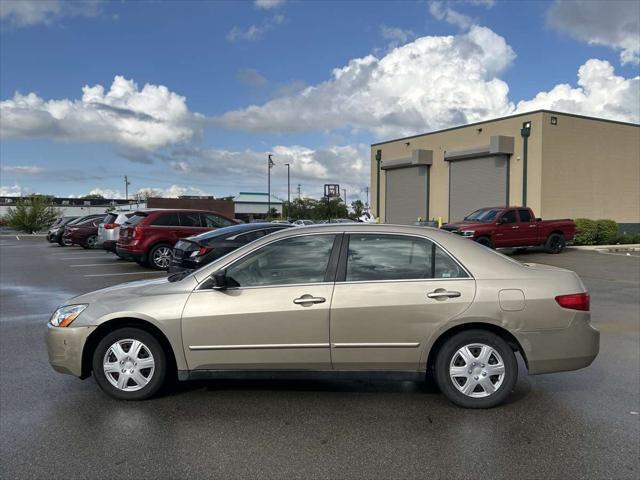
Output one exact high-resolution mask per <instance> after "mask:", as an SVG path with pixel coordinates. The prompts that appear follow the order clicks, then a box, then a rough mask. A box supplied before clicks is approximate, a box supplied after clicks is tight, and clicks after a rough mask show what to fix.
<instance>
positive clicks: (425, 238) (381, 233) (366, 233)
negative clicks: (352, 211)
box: [336, 231, 475, 283]
mask: <svg viewBox="0 0 640 480" xmlns="http://www.w3.org/2000/svg"><path fill="white" fill-rule="evenodd" d="M344 234H345V235H392V236H395V237H415V238H421V239H423V240H429V241H430V242H432V243H434V244H435V245H436V246H438V247H440V248H441V249H442V251H443V252H445V253H446V254H447V255H448V256H449V258H452V259H453V261H454V262H455V263H456V264H457V265H458V266H459V267H460V268H462V270H464V271H465V272H466V274H467V275H468V277H455V278H406V279H396V280H363V281H346V280H345V281H344V282H336V283H371V282H385V283H386V282H406V281H427V280H474V279H475V277H474V276H473V275H472V274H471V272H470V271H469V270H468V269H467V268H466V267H465V266H464V265H463V264H462V263H460V261H459V260H458V259H457V258H456V257H455V256H454V255H452V254H451V252H449V250H447V249H446V248H444V247H443V246H442V244H441V243H440V242H437V241H436V240H434V239H433V238H431V237H427V236H424V235H416V234H415V233H395V232H354V231H345V232H344Z"/></svg>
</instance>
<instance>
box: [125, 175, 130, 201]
mask: <svg viewBox="0 0 640 480" xmlns="http://www.w3.org/2000/svg"><path fill="white" fill-rule="evenodd" d="M129 185H131V182H130V181H129V178H128V177H127V176H126V175H125V176H124V199H125V200H129Z"/></svg>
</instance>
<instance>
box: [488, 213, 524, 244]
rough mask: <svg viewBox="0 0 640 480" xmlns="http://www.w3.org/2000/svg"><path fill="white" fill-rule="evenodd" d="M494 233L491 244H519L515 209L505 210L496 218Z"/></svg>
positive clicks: (518, 227)
mask: <svg viewBox="0 0 640 480" xmlns="http://www.w3.org/2000/svg"><path fill="white" fill-rule="evenodd" d="M495 232H496V233H495V235H494V238H493V246H494V247H496V248H500V247H513V246H518V245H521V242H520V225H519V223H518V216H517V214H516V210H515V209H510V210H506V211H505V212H503V214H502V215H501V216H500V218H498V224H497V225H496V230H495Z"/></svg>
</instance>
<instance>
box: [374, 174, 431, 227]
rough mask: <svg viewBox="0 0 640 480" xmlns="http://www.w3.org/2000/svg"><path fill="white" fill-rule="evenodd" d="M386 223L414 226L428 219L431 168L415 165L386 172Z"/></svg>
mask: <svg viewBox="0 0 640 480" xmlns="http://www.w3.org/2000/svg"><path fill="white" fill-rule="evenodd" d="M385 199H386V200H385V223H396V224H400V225H413V224H414V222H416V220H418V218H421V219H422V220H427V219H428V214H429V167H428V166H426V165H414V166H410V167H404V168H394V169H390V170H386V190H385Z"/></svg>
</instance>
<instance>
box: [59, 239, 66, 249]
mask: <svg viewBox="0 0 640 480" xmlns="http://www.w3.org/2000/svg"><path fill="white" fill-rule="evenodd" d="M58 245H60V246H61V247H66V245H65V244H64V240H63V239H62V237H60V238H59V239H58Z"/></svg>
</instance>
